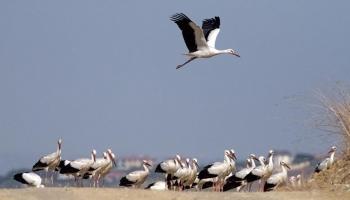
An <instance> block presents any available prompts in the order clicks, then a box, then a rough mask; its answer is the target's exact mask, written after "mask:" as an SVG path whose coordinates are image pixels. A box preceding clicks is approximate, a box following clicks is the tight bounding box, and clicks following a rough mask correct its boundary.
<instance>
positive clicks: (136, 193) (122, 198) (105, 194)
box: [0, 188, 350, 200]
mask: <svg viewBox="0 0 350 200" xmlns="http://www.w3.org/2000/svg"><path fill="white" fill-rule="evenodd" d="M0 199H1V200H18V199H19V200H21V199H25V200H35V199H50V200H59V199H62V200H63V199H64V200H70V199H74V200H85V199H99V200H116V199H118V200H133V199H135V200H139V199H145V200H158V199H159V200H163V199H171V200H179V199H186V200H192V199H193V200H197V199H201V200H207V199H208V200H209V199H210V200H214V199H218V200H219V199H220V200H221V199H223V200H225V199H230V200H235V199H237V200H238V199H239V200H248V199H260V200H261V199H262V200H264V199H276V200H277V199H278V200H289V199H290V200H292V199H293V200H294V199H308V200H311V199H315V200H316V199H317V200H325V199H337V200H341V199H344V200H345V199H347V200H348V199H350V193H336V192H326V191H317V190H315V191H311V192H269V193H261V192H253V193H236V192H227V193H214V192H169V191H145V190H133V189H113V188H108V189H107V188H103V189H101V188H99V189H95V188H39V189H37V188H26V189H1V190H0Z"/></svg>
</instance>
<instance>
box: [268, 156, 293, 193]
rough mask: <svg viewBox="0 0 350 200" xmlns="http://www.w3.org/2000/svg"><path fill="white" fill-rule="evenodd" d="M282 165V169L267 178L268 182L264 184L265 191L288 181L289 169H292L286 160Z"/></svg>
mask: <svg viewBox="0 0 350 200" xmlns="http://www.w3.org/2000/svg"><path fill="white" fill-rule="evenodd" d="M280 165H281V167H282V171H281V172H279V173H277V174H274V175H272V176H270V177H269V178H268V179H267V180H266V183H265V185H264V192H268V191H271V190H274V189H276V188H277V187H278V186H280V185H282V184H286V183H287V180H288V174H287V169H290V167H289V166H288V165H287V164H286V163H285V162H280Z"/></svg>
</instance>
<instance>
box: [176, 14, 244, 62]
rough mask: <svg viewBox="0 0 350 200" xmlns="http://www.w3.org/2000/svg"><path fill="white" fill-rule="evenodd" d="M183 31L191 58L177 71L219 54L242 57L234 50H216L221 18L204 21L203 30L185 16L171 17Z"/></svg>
mask: <svg viewBox="0 0 350 200" xmlns="http://www.w3.org/2000/svg"><path fill="white" fill-rule="evenodd" d="M170 19H171V20H172V21H174V22H175V23H176V24H177V25H178V26H179V28H180V30H181V31H182V36H183V38H184V41H185V43H186V46H187V48H188V50H189V53H187V54H185V55H187V56H188V57H190V58H189V60H187V61H186V62H185V63H183V64H181V65H178V66H177V67H176V69H179V68H180V67H183V66H184V65H186V64H187V63H189V62H191V61H193V60H194V59H196V58H210V57H212V56H216V55H219V54H232V55H235V56H237V57H240V55H239V54H238V52H237V51H235V50H233V49H226V50H218V49H216V48H215V41H216V37H217V36H218V34H219V31H220V18H219V17H217V16H216V17H214V18H211V19H205V20H203V24H202V28H200V27H199V26H198V25H196V24H195V23H194V22H193V21H191V20H190V19H189V18H188V17H187V16H186V15H185V14H183V13H177V14H174V15H173V16H171V17H170Z"/></svg>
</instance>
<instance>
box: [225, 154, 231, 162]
mask: <svg viewBox="0 0 350 200" xmlns="http://www.w3.org/2000/svg"><path fill="white" fill-rule="evenodd" d="M224 162H226V163H230V162H231V159H230V158H229V157H228V155H226V154H225V157H224Z"/></svg>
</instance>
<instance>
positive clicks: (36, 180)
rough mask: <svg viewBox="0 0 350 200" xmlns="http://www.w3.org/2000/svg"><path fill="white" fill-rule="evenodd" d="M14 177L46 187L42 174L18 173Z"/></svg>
mask: <svg viewBox="0 0 350 200" xmlns="http://www.w3.org/2000/svg"><path fill="white" fill-rule="evenodd" d="M13 179H15V180H16V181H18V182H20V183H23V184H25V185H28V186H31V187H37V188H41V187H44V185H42V184H41V178H40V176H39V175H37V174H36V173H34V172H23V173H18V174H15V175H14V176H13Z"/></svg>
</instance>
